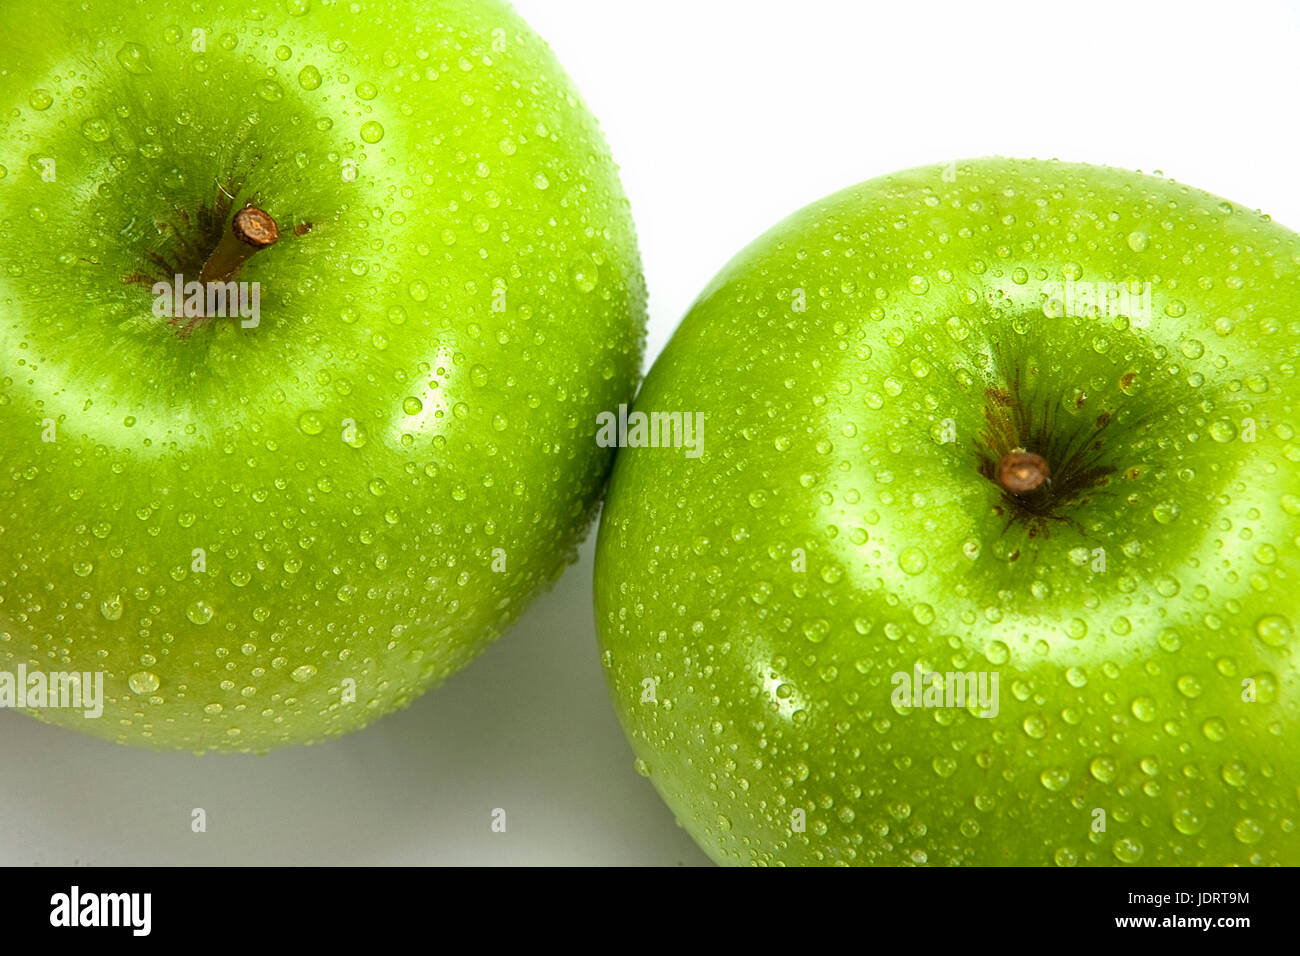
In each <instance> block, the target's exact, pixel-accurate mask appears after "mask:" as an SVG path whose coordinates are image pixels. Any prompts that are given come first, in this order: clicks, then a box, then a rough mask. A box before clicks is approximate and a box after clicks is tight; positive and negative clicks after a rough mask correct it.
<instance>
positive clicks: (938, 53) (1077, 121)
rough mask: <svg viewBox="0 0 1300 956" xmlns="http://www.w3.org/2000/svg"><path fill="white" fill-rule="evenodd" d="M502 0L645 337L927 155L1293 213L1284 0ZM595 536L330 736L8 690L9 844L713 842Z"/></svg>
mask: <svg viewBox="0 0 1300 956" xmlns="http://www.w3.org/2000/svg"><path fill="white" fill-rule="evenodd" d="M516 5H517V6H518V8H519V10H520V12H521V13H522V14H523V15H524V17H525V18H526V19H527V20H528V21H529V22H530V23H531V24H532V25H533V26H534V28H536V29H537V30H538V32H540V33H541V34H542V35H543V36H544V37H546V38H547V39H548V40H549V41H550V43H551V45H552V46H553V47H554V48H555V50H556V52H557V53H558V55H559V57H560V59H561V61H562V62H563V63H564V64H565V66H566V68H567V69H568V71H569V73H570V74H571V75H572V77H573V78H574V80H575V81H576V82H577V84H578V86H579V88H580V89H581V90H582V92H583V94H584V96H585V97H586V99H587V102H588V103H589V105H590V106H591V108H592V109H593V110H594V112H595V113H596V115H597V116H599V117H600V119H601V122H602V124H603V126H604V128H605V131H606V134H607V135H608V137H609V140H610V143H611V145H612V147H613V151H614V155H615V157H616V158H617V159H618V161H619V163H620V164H621V166H622V169H623V177H624V184H625V186H626V188H627V192H628V194H629V196H630V197H631V200H632V205H633V211H634V212H635V213H636V216H637V224H638V230H639V234H640V238H641V247H642V253H643V256H644V260H645V269H646V277H647V281H648V282H649V285H650V289H651V296H650V313H651V314H650V336H649V357H650V358H653V357H654V356H655V355H657V354H658V352H659V350H660V349H661V348H662V346H663V344H664V343H665V342H666V341H667V339H668V337H669V336H670V335H671V334H672V330H673V328H674V327H675V326H676V324H677V322H678V320H679V319H680V318H681V316H682V315H683V313H684V312H685V311H686V310H687V308H688V307H689V306H690V303H691V301H692V299H693V298H694V296H695V295H696V293H697V292H698V291H699V290H700V289H701V288H702V287H703V286H704V284H705V283H706V282H707V281H708V280H709V278H710V277H712V275H713V274H714V273H715V272H716V271H717V270H718V269H719V268H720V267H721V266H722V265H723V263H724V262H725V261H726V260H727V259H729V258H730V257H731V256H732V255H733V254H734V253H735V252H737V251H739V249H740V248H741V247H742V246H744V245H745V244H746V243H748V242H749V241H750V240H751V239H753V238H754V237H755V236H757V235H758V234H759V233H760V232H762V231H763V230H765V229H767V228H768V227H769V226H771V225H772V224H774V223H775V222H776V221H777V220H779V219H781V218H783V217H784V216H786V215H787V214H788V213H790V212H793V211H794V210H795V209H797V208H799V207H800V206H803V205H805V204H807V203H808V202H811V201H812V200H815V199H817V198H820V197H821V196H823V195H825V194H827V193H830V192H832V191H834V190H837V189H839V188H841V187H844V186H848V185H850V184H852V183H855V182H858V181H860V180H863V179H868V178H871V177H874V176H878V175H882V174H884V173H888V172H892V171H894V170H897V169H903V168H906V167H909V166H915V165H919V164H923V163H933V162H941V161H947V160H949V159H960V158H967V157H973V156H982V155H989V154H1002V155H1013V156H1035V157H1040V158H1050V157H1057V158H1060V159H1067V160H1077V161H1085V162H1095V163H1105V164H1108V165H1112V166H1121V167H1128V168H1131V169H1141V170H1143V171H1147V172H1151V171H1155V170H1160V171H1162V172H1163V173H1164V174H1165V175H1166V176H1169V177H1171V178H1173V179H1177V180H1179V181H1181V182H1184V183H1188V184H1190V185H1194V186H1198V187H1200V188H1202V189H1206V190H1209V191H1210V192H1214V193H1218V194H1220V195H1223V196H1225V197H1227V198H1228V199H1230V200H1232V201H1233V202H1235V203H1237V204H1239V205H1245V206H1251V207H1255V208H1260V209H1263V210H1264V211H1265V212H1269V213H1271V214H1272V215H1273V216H1274V218H1276V219H1278V220H1279V221H1281V222H1283V223H1285V224H1288V225H1290V226H1291V227H1293V228H1296V227H1300V184H1298V181H1297V175H1296V170H1297V168H1298V165H1300V163H1298V160H1300V156H1297V150H1296V146H1297V142H1298V139H1300V138H1298V137H1297V134H1296V129H1297V114H1296V104H1295V96H1296V93H1297V91H1300V57H1298V56H1297V52H1296V51H1297V50H1300V7H1297V5H1295V4H1285V3H1258V4H1257V3H1247V2H1233V3H1230V4H1225V3H1219V2H1198V0H1184V2H1180V3H1169V4H1144V3H1140V2H1134V0H1128V2H1120V3H1111V2H1106V3H1098V2H1092V0H1090V2H1088V3H1074V2H1071V3H1067V4H1056V3H1049V2H1045V0H1039V2H1030V3H1005V2H1002V3H984V2H960V3H940V2H916V0H890V2H888V3H886V4H876V3H872V2H857V0H840V2H834V0H788V2H761V0H651V2H641V0H637V2H634V0H517V3H516ZM591 551H592V548H591V542H590V541H589V542H588V543H587V545H586V546H585V547H584V548H583V550H582V559H581V561H580V562H579V563H578V565H577V566H575V567H573V568H571V569H570V570H569V572H568V573H567V574H566V575H565V577H564V578H563V580H562V581H561V582H560V583H559V585H557V587H556V589H555V590H554V591H553V592H552V593H550V594H548V595H546V596H545V597H544V598H542V599H541V600H539V602H538V603H537V604H536V605H535V606H534V607H533V608H532V609H531V610H530V611H529V613H528V614H527V615H526V616H525V617H524V619H523V620H522V621H521V622H520V623H519V624H518V626H517V627H516V628H515V629H514V630H513V631H512V632H511V633H510V634H509V635H507V636H506V637H505V638H504V639H503V640H502V641H500V642H499V643H498V644H497V645H496V646H495V647H493V648H491V649H490V650H489V651H488V652H487V654H486V655H485V656H484V657H483V658H482V659H481V660H480V661H478V662H477V663H475V664H474V665H473V666H471V667H470V668H469V669H468V670H466V671H465V672H463V673H461V674H459V675H457V676H455V677H453V678H452V679H451V680H450V681H449V682H448V684H447V685H445V686H444V687H443V688H441V689H439V690H437V691H434V692H432V693H430V694H428V695H426V696H425V697H424V698H423V699H421V700H420V701H418V702H417V703H416V704H415V705H414V706H412V707H411V708H410V709H409V710H407V711H405V712H403V713H400V714H396V715H394V716H391V717H389V718H387V719H385V720H382V721H380V722H379V723H378V724H376V725H374V726H372V727H370V728H368V729H367V730H364V731H362V732H360V733H357V734H354V735H352V736H350V737H347V738H344V739H342V740H339V741H336V742H333V743H330V744H328V745H326V746H320V747H311V748H296V749H293V750H289V751H283V752H280V753H276V754H273V755H271V756H269V757H239V756H229V757H224V756H211V755H209V756H205V757H202V758H195V757H192V756H190V755H187V754H153V753H149V752H143V751H136V750H128V749H125V748H117V747H113V746H112V745H109V744H104V743H100V742H98V741H96V740H93V739H91V738H87V737H82V736H79V735H75V734H71V733H69V732H67V731H62V730H56V729H52V728H49V727H45V726H43V725H40V724H38V723H36V722H35V721H33V720H30V719H29V718H26V717H23V716H21V715H18V714H13V713H9V712H0V774H2V775H3V776H2V778H0V779H2V782H0V864H33V863H36V864H42V865H53V864H73V863H79V864H145V863H162V864H179V863H209V864H211V863H223V864H224V863H323V864H337V863H368V864H373V863H402V864H419V863H465V864H473V863H482V864H500V863H565V864H568V863H595V864H617V863H625V864H670V865H671V864H679V863H686V864H698V863H704V862H707V861H706V860H705V858H704V857H703V855H702V854H701V853H700V852H699V851H698V850H697V849H695V847H694V845H693V844H692V843H691V841H690V839H689V838H688V837H687V836H686V834H685V832H684V831H682V830H681V829H679V828H678V827H676V826H675V825H674V822H673V818H672V814H671V813H670V812H669V811H668V810H667V809H666V808H665V807H664V806H663V804H662V803H660V801H659V799H658V797H657V796H656V794H655V793H654V791H653V790H652V788H651V787H650V785H649V783H648V781H646V780H643V779H642V778H640V777H638V776H637V775H636V774H635V772H634V771H633V769H632V754H631V751H630V750H629V748H628V746H627V744H626V743H625V742H624V740H623V736H622V733H621V731H620V730H619V727H618V724H617V722H616V720H615V718H614V713H613V710H612V708H611V706H610V703H609V701H608V699H607V696H606V690H605V686H604V682H603V677H602V675H601V670H600V666H599V663H598V661H597V654H596V650H595V647H596V644H595V631H594V626H593V613H592V607H591V584H590V582H591V573H592V568H591ZM193 807H203V808H204V809H205V810H206V811H207V814H208V832H207V833H206V834H193V833H191V832H190V827H189V819H190V810H191V808H193ZM495 807H504V808H506V809H507V811H508V814H509V818H508V819H509V829H508V831H507V832H506V833H505V834H493V833H491V832H490V831H489V815H490V813H491V811H492V809H493V808H495Z"/></svg>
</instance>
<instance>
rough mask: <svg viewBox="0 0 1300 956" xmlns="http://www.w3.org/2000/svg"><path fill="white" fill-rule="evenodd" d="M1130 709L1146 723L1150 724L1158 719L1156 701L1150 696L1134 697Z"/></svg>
mask: <svg viewBox="0 0 1300 956" xmlns="http://www.w3.org/2000/svg"><path fill="white" fill-rule="evenodd" d="M1129 710H1130V711H1132V712H1133V716H1134V717H1136V718H1137V719H1138V720H1140V721H1142V723H1144V724H1149V723H1151V721H1153V720H1155V719H1156V702H1155V701H1154V700H1152V699H1151V698H1150V697H1134V698H1133V702H1132V703H1131V704H1130V705H1129Z"/></svg>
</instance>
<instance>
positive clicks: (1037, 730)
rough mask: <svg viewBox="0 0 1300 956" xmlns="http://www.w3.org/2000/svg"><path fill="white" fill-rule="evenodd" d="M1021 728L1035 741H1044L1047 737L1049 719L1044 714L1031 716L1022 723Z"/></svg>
mask: <svg viewBox="0 0 1300 956" xmlns="http://www.w3.org/2000/svg"><path fill="white" fill-rule="evenodd" d="M1020 726H1021V727H1022V728H1023V729H1024V731H1025V733H1026V734H1028V735H1029V736H1030V737H1033V738H1034V739H1035V740H1042V739H1043V738H1044V737H1046V736H1047V719H1046V718H1045V717H1044V716H1043V715H1042V714H1030V715H1029V716H1028V717H1026V718H1025V719H1024V720H1023V721H1021V724H1020Z"/></svg>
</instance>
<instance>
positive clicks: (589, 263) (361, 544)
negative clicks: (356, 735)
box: [0, 0, 645, 751]
mask: <svg viewBox="0 0 1300 956" xmlns="http://www.w3.org/2000/svg"><path fill="white" fill-rule="evenodd" d="M250 9H251V8H249V7H248V5H247V4H244V3H222V2H207V3H198V4H194V5H192V6H188V7H185V8H184V9H182V8H180V7H168V6H166V5H162V4H158V3H143V2H135V0H94V2H92V3H89V4H74V3H70V2H64V0H39V2H38V0H21V2H14V3H9V4H7V5H6V7H5V30H4V35H3V39H0V104H3V109H0V134H2V135H0V335H2V336H3V339H4V343H3V349H4V354H5V356H6V369H5V375H4V378H3V387H2V388H0V463H2V465H3V470H2V472H0V476H2V481H0V542H2V543H3V549H2V552H3V553H2V555H0V582H2V583H0V669H2V670H6V671H9V672H10V673H14V672H16V670H17V668H18V666H19V665H22V664H26V665H27V667H28V668H29V670H30V669H36V668H41V669H43V670H45V671H65V672H66V671H77V672H97V671H98V672H103V673H104V675H105V695H106V697H107V698H108V700H107V705H106V708H105V711H104V713H103V716H102V717H101V718H99V719H86V718H85V717H84V716H83V715H82V713H81V712H80V711H76V712H74V711H70V710H61V709H53V708H46V709H43V710H39V711H37V712H34V715H35V716H37V717H39V718H41V719H44V720H48V721H52V722H55V723H59V724H63V725H65V726H69V727H74V728H76V729H78V730H82V731H86V732H89V733H92V734H95V735H97V736H100V737H104V738H107V739H109V740H113V741H118V742H121V743H125V744H135V745H144V746H150V747H154V748H181V749H187V750H192V751H206V750H227V751H228V750H251V751H265V750H269V749H272V748H274V747H277V746H281V745H286V744H294V743H302V742H311V741H316V740H320V739H322V738H326V737H332V736H337V735H339V734H343V733H346V732H348V731H352V730H355V729H357V728H359V727H362V726H363V725H365V724H367V723H368V722H370V721H372V720H373V719H375V718H377V717H379V716H381V715H383V714H385V713H387V712H389V711H392V710H393V709H394V708H398V707H401V706H404V705H406V704H408V703H409V702H410V701H411V700H413V699H414V698H415V697H416V696H417V695H419V694H420V693H421V692H423V691H424V690H425V689H427V688H428V687H430V686H431V685H434V684H436V683H437V682H439V681H441V680H442V679H443V678H445V677H446V676H447V675H449V674H451V673H452V672H453V671H455V670H457V669H458V668H460V667H462V666H464V665H465V664H466V663H467V662H469V661H470V660H471V659H472V658H474V657H475V656H476V655H477V654H478V653H479V652H480V651H481V650H483V648H484V647H485V646H486V645H487V644H488V643H489V642H490V641H491V640H492V639H493V638H494V637H495V636H497V635H498V634H499V633H500V632H501V631H502V630H503V629H504V628H505V627H506V626H507V625H508V624H509V623H510V622H511V621H512V620H513V619H514V618H515V617H516V616H517V615H518V614H519V613H520V611H521V610H522V609H523V608H524V607H525V605H527V604H528V602H529V601H530V600H531V599H532V598H533V597H534V596H535V595H536V594H537V593H538V592H539V591H540V590H541V589H543V588H544V587H546V586H549V584H550V583H551V582H553V581H554V579H555V578H556V577H557V576H558V575H559V574H560V573H561V571H562V570H563V568H564V567H565V566H566V564H567V563H569V562H570V561H571V560H572V559H573V558H574V555H575V552H576V546H577V543H578V542H579V540H580V539H581V537H582V536H583V535H584V534H585V532H586V530H587V528H588V527H589V526H590V522H591V519H592V518H593V517H594V508H595V506H596V503H597V500H598V496H599V494H600V492H601V489H602V487H603V484H604V480H605V478H606V477H607V474H608V470H609V467H610V465H611V462H612V452H611V450H609V449H604V448H599V447H597V446H596V445H595V444H594V443H593V441H592V439H591V431H592V429H591V427H590V422H591V421H592V420H593V418H594V416H595V414H596V412H597V411H598V410H599V409H603V408H609V407H611V406H614V405H616V404H617V403H618V402H620V401H626V400H628V399H630V397H631V395H632V394H633V392H634V390H635V384H636V381H637V378H638V376H639V372H640V361H641V354H642V341H643V334H644V332H643V325H644V306H645V289H644V283H643V280H642V277H641V270H640V262H639V257H638V253H637V249H636V242H635V235H634V230H633V226H632V221H631V217H630V212H629V207H628V204H627V201H626V199H625V197H624V194H623V192H622V189H621V187H620V185H619V182H618V178H617V170H616V167H615V166H614V163H613V162H612V160H611V158H610V154H609V151H608V148H607V146H606V145H605V143H604V140H603V138H602V136H601V133H600V131H599V129H598V127H597V124H596V122H595V120H594V119H593V118H592V116H591V115H590V114H589V113H588V111H587V110H586V108H585V107H584V106H583V104H582V103H581V101H580V100H579V98H578V94H577V93H576V92H575V90H574V88H573V86H572V85H571V83H570V82H569V80H568V79H567V78H566V76H565V75H564V73H563V72H562V70H561V68H560V66H559V65H558V64H557V62H556V60H555V58H554V56H553V54H552V53H551V52H550V50H549V48H548V47H547V46H546V45H545V44H544V43H543V41H541V40H540V39H539V38H538V37H537V36H535V35H534V34H533V33H532V32H531V31H530V30H529V29H528V28H527V26H526V25H525V24H524V23H523V22H522V21H521V20H520V18H519V17H518V16H517V14H515V13H514V11H513V10H512V9H511V8H510V7H509V6H508V5H506V4H505V3H501V2H495V0H473V2H470V0H437V2H433V0H430V2H414V0H396V2H387V3H384V4H368V5H367V6H366V9H365V12H364V13H363V14H357V13H353V12H350V9H349V5H348V4H325V3H321V2H319V0H317V2H310V0H288V2H286V3H284V4H281V3H275V4H269V5H266V6H261V7H260V11H261V12H258V13H250ZM196 31H203V32H202V33H199V32H196ZM196 46H203V47H204V48H205V49H204V51H203V52H197V51H196V49H195V47H196ZM373 124H378V125H373ZM43 158H52V159H53V160H54V161H55V166H54V171H55V175H54V177H53V179H52V181H47V180H46V179H45V178H43V177H42V171H43V170H44V169H45V168H47V167H46V165H45V164H43V163H42V162H41V160H42V159H43ZM223 190H224V191H225V192H227V193H229V194H231V196H232V197H233V200H232V207H233V208H239V207H240V206H242V205H243V204H244V203H245V202H248V201H253V200H256V201H257V203H258V204H260V205H261V207H262V208H264V209H265V210H266V211H267V212H269V213H270V214H271V215H273V216H274V217H276V219H277V220H278V221H279V223H280V226H281V231H282V233H284V234H285V238H283V239H282V240H281V241H280V242H279V243H278V244H277V245H275V246H272V247H271V248H269V249H266V250H264V251H262V252H259V253H258V254H257V255H256V256H254V257H253V258H252V259H251V260H249V261H248V262H247V263H246V264H245V266H244V268H243V271H242V272H241V273H240V274H239V276H238V280H239V281H250V282H253V281H256V282H260V283H261V293H262V303H261V316H260V325H259V326H258V327H256V328H243V327H241V325H240V322H239V321H238V320H237V319H218V318H214V319H212V320H210V321H209V322H207V323H205V324H202V325H201V326H200V327H198V328H196V329H193V330H192V331H191V334H189V335H188V336H182V335H181V334H180V329H179V328H178V327H177V326H171V325H169V324H168V323H167V320H166V319H163V320H159V319H156V318H154V317H153V315H152V314H151V308H152V304H153V298H152V295H151V290H150V288H149V287H148V285H147V284H146V285H141V284H139V282H133V281H131V280H130V277H131V276H132V275H133V273H143V274H145V275H146V276H147V277H151V276H152V275H156V274H157V273H160V272H161V273H162V275H163V277H166V273H167V271H169V270H167V269H163V268H161V267H158V266H157V263H156V262H155V261H154V260H152V259H150V258H149V254H150V253H153V254H156V255H157V256H158V257H159V258H160V259H162V260H165V261H166V262H167V263H169V264H172V265H183V266H185V270H184V274H185V275H186V278H187V279H195V278H196V277H197V276H196V275H195V273H196V272H197V268H198V266H199V265H200V264H201V263H202V261H203V259H204V258H205V257H206V255H207V253H208V252H209V251H210V250H211V249H212V248H213V247H214V246H215V245H216V242H215V239H214V237H218V236H219V235H220V227H221V222H220V221H219V220H217V219H214V217H215V216H216V212H214V209H216V207H217V205H218V204H219V202H220V199H221V197H222V196H223V195H224V193H223ZM228 212H229V211H228V210H227V213H228ZM205 217H206V218H205ZM227 218H228V215H227ZM214 221H216V225H217V231H216V233H213V232H212V231H211V230H212V224H213V222H214ZM308 224H310V229H309V230H307V225H308ZM291 226H293V227H301V228H302V229H303V230H304V234H303V235H290V232H291V230H290V227H291ZM294 231H296V229H295V230H294ZM187 243H188V244H189V245H187ZM47 419H52V420H53V421H54V423H55V433H54V434H55V436H56V440H55V441H53V442H52V443H47V442H45V441H43V440H42V437H43V431H44V428H45V424H44V423H45V422H46V420H47ZM196 549H201V551H202V552H203V554H196ZM204 556H205V565H206V566H205V567H203V568H202V569H201V570H196V567H197V566H196V561H198V560H199V559H200V558H202V557H204ZM200 563H202V562H200ZM353 694H355V700H353Z"/></svg>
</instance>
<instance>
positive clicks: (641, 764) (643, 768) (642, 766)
mask: <svg viewBox="0 0 1300 956" xmlns="http://www.w3.org/2000/svg"><path fill="white" fill-rule="evenodd" d="M632 766H633V767H634V768H636V772H637V773H639V774H640V775H641V776H643V777H648V776H650V773H651V771H650V765H649V764H648V763H646V762H645V761H644V760H642V759H641V758H640V757H638V758H637V759H636V761H635V762H634V763H633V764H632Z"/></svg>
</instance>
